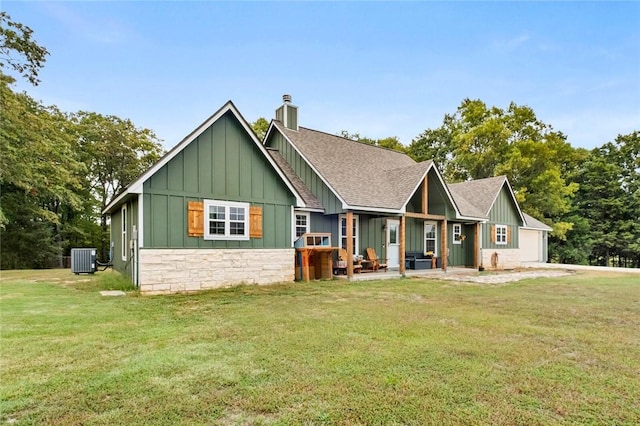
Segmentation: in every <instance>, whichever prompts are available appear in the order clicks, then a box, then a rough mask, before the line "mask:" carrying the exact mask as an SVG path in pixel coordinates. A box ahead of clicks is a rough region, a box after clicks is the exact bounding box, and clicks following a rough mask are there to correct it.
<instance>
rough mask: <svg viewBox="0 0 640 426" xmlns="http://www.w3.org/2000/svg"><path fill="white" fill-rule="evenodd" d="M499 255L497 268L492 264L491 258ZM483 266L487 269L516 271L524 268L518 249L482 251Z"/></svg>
mask: <svg viewBox="0 0 640 426" xmlns="http://www.w3.org/2000/svg"><path fill="white" fill-rule="evenodd" d="M494 253H497V266H496V267H494V266H493V265H492V263H491V257H492V256H493V255H494ZM482 265H483V266H484V268H485V269H515V268H519V267H520V266H522V262H521V261H520V250H518V249H482Z"/></svg>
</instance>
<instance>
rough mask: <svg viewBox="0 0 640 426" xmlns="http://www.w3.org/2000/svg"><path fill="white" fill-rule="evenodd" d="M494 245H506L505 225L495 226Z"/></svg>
mask: <svg viewBox="0 0 640 426" xmlns="http://www.w3.org/2000/svg"><path fill="white" fill-rule="evenodd" d="M496 244H507V227H506V225H496Z"/></svg>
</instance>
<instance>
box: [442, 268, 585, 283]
mask: <svg viewBox="0 0 640 426" xmlns="http://www.w3.org/2000/svg"><path fill="white" fill-rule="evenodd" d="M572 274H573V272H571V271H558V270H553V271H549V270H533V271H500V272H494V271H484V272H471V273H461V274H449V275H447V274H443V275H439V276H437V277H434V278H436V279H439V280H447V281H462V282H473V283H480V284H503V283H510V282H514V281H520V280H526V279H529V278H553V277H564V276H567V275H572Z"/></svg>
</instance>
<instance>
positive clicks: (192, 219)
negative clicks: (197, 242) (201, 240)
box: [187, 201, 204, 237]
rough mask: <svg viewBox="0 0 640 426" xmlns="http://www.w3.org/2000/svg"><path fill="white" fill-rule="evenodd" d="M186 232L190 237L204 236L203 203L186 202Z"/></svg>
mask: <svg viewBox="0 0 640 426" xmlns="http://www.w3.org/2000/svg"><path fill="white" fill-rule="evenodd" d="M187 212H188V223H187V234H188V235H189V236H190V237H204V203H203V202H201V201H189V203H187Z"/></svg>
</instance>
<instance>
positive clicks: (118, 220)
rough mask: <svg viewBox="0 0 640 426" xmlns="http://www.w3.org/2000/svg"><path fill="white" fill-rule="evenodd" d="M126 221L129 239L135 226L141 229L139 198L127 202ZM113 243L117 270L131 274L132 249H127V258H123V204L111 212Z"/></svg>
mask: <svg viewBox="0 0 640 426" xmlns="http://www.w3.org/2000/svg"><path fill="white" fill-rule="evenodd" d="M126 206H127V209H126V215H127V218H126V223H127V239H128V240H130V239H131V238H132V236H133V227H134V226H135V227H136V229H139V226H138V199H137V197H132V198H131V199H129V201H127V203H126ZM110 228H111V244H112V245H113V252H112V253H111V256H112V258H111V261H112V263H113V267H114V269H115V270H117V271H120V272H122V273H123V274H125V275H128V276H131V268H132V265H131V251H130V250H129V249H127V259H126V260H122V206H121V208H119V209H118V210H117V211H115V212H113V214H111V224H110Z"/></svg>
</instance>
